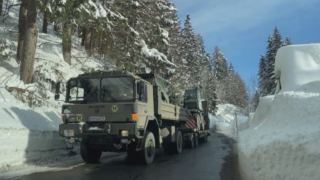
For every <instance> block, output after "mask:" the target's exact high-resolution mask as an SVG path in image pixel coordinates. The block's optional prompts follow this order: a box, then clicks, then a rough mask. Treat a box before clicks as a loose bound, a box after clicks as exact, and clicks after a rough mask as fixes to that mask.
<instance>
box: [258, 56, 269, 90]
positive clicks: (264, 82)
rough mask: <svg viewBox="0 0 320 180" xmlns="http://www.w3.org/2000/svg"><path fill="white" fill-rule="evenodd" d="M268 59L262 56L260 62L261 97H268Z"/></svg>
mask: <svg viewBox="0 0 320 180" xmlns="http://www.w3.org/2000/svg"><path fill="white" fill-rule="evenodd" d="M266 63H267V62H266V58H265V57H264V56H262V55H261V57H260V60H259V71H258V76H259V89H260V95H261V96H265V95H267V87H266V86H267V82H268V79H267V64H266Z"/></svg>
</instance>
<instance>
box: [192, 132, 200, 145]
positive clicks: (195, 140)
mask: <svg viewBox="0 0 320 180" xmlns="http://www.w3.org/2000/svg"><path fill="white" fill-rule="evenodd" d="M193 137H194V147H197V146H198V145H199V136H198V134H197V133H194V135H193Z"/></svg>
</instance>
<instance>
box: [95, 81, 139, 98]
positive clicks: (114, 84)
mask: <svg viewBox="0 0 320 180" xmlns="http://www.w3.org/2000/svg"><path fill="white" fill-rule="evenodd" d="M134 93H135V92H134V81H133V79H132V78H131V77H109V78H103V79H101V92H100V100H101V101H132V100H134V99H135V94H134Z"/></svg>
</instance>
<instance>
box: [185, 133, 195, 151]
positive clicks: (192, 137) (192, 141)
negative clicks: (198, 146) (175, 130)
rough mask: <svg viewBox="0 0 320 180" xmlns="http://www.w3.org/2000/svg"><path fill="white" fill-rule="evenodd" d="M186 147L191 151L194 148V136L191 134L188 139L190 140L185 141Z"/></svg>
mask: <svg viewBox="0 0 320 180" xmlns="http://www.w3.org/2000/svg"><path fill="white" fill-rule="evenodd" d="M186 145H187V147H188V148H191V149H192V148H194V135H193V134H191V138H190V140H188V141H187V143H186Z"/></svg>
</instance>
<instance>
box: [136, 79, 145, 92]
mask: <svg viewBox="0 0 320 180" xmlns="http://www.w3.org/2000/svg"><path fill="white" fill-rule="evenodd" d="M144 89H145V84H144V82H143V81H139V82H138V84H137V92H138V94H139V95H142V94H144V93H145V92H144Z"/></svg>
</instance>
